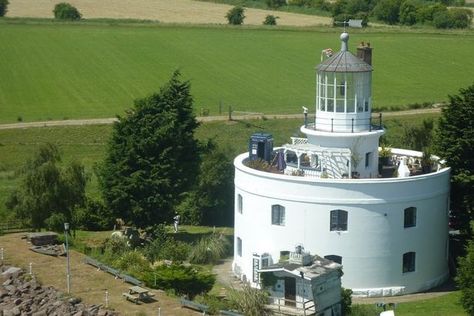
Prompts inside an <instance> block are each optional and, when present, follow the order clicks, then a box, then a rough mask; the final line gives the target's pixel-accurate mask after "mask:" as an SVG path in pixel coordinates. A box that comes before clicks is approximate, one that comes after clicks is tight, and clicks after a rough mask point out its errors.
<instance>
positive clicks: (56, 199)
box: [6, 144, 87, 229]
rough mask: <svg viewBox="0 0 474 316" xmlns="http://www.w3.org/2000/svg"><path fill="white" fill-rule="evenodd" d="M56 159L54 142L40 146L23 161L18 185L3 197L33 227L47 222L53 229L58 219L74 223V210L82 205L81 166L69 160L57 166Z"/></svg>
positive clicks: (59, 158) (83, 186)
mask: <svg viewBox="0 0 474 316" xmlns="http://www.w3.org/2000/svg"><path fill="white" fill-rule="evenodd" d="M60 161H61V156H60V154H59V150H58V148H57V147H56V146H55V145H52V144H45V145H42V146H40V148H39V149H38V151H37V152H36V154H35V155H34V157H33V158H32V159H30V160H28V161H27V163H26V165H25V167H24V170H23V172H22V173H23V179H22V181H21V184H20V186H19V187H18V188H17V189H16V190H15V191H14V192H13V193H12V194H11V195H10V197H9V198H8V200H7V203H6V206H7V208H9V209H10V210H13V211H14V212H15V213H16V216H17V217H18V218H19V219H22V220H24V221H25V222H27V223H28V224H30V225H31V226H32V227H33V228H35V229H41V228H44V227H45V224H46V222H49V223H51V225H52V226H53V227H51V228H57V226H58V225H59V224H57V223H58V221H62V222H63V223H64V221H68V222H70V223H71V224H73V225H74V214H73V213H74V210H75V208H77V207H80V206H83V205H84V202H85V197H86V195H85V187H86V183H87V176H86V174H85V171H84V167H83V166H82V165H81V164H80V163H78V162H71V163H70V164H69V165H67V166H66V167H65V168H61V167H60V166H58V164H59V162H60ZM73 227H74V226H73ZM60 229H61V228H60Z"/></svg>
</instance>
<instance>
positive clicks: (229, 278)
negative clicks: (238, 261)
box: [212, 258, 242, 289]
mask: <svg viewBox="0 0 474 316" xmlns="http://www.w3.org/2000/svg"><path fill="white" fill-rule="evenodd" d="M212 272H213V273H215V274H216V281H217V283H219V284H222V286H224V287H227V288H234V289H240V288H241V287H242V283H241V282H240V280H239V279H237V278H236V277H235V276H234V273H232V258H228V259H224V260H222V261H221V262H220V263H219V264H216V265H215V266H213V267H212Z"/></svg>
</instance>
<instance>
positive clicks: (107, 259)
mask: <svg viewBox="0 0 474 316" xmlns="http://www.w3.org/2000/svg"><path fill="white" fill-rule="evenodd" d="M102 249H103V251H102V256H101V257H100V260H101V261H103V262H104V263H108V264H112V263H113V262H114V260H116V258H117V257H119V256H121V255H122V254H125V253H126V252H127V251H129V250H130V247H129V246H128V245H127V239H125V238H119V237H112V238H108V239H106V240H105V241H104V243H103V244H102Z"/></svg>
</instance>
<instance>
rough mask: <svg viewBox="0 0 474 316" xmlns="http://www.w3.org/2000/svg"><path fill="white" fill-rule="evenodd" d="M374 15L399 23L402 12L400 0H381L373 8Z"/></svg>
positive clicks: (385, 20)
mask: <svg viewBox="0 0 474 316" xmlns="http://www.w3.org/2000/svg"><path fill="white" fill-rule="evenodd" d="M373 14H374V16H375V17H376V18H377V19H379V20H380V21H384V22H386V23H388V24H397V23H398V20H399V14H400V1H399V0H380V1H379V2H378V3H377V5H376V6H375V7H374V10H373Z"/></svg>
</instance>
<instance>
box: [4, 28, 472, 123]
mask: <svg viewBox="0 0 474 316" xmlns="http://www.w3.org/2000/svg"><path fill="white" fill-rule="evenodd" d="M5 21H6V22H5ZM0 23H1V24H0V25H1V27H0V42H1V43H3V44H2V45H1V46H0V69H2V71H1V72H0V123H1V122H14V121H16V120H17V119H22V120H24V121H35V120H48V119H65V118H96V117H111V116H114V115H115V114H121V113H123V111H124V109H126V108H128V107H130V106H131V105H132V103H133V100H134V99H136V98H139V97H143V96H146V95H148V94H150V93H152V92H154V91H157V90H158V88H159V87H160V86H161V85H162V84H163V83H164V82H165V81H166V80H167V79H168V78H169V77H170V75H171V73H172V72H173V71H174V70H175V69H181V71H182V73H183V77H184V78H185V79H190V80H191V83H192V94H193V95H194V97H195V107H196V111H197V112H198V113H199V111H200V109H201V108H207V109H209V110H210V115H216V114H219V113H218V112H219V104H221V105H222V109H223V111H224V112H225V111H226V109H227V107H228V106H229V105H232V107H233V108H234V109H235V110H239V111H253V112H264V113H272V114H273V113H298V112H300V110H301V106H302V105H306V106H308V105H309V106H310V107H313V106H312V104H313V103H314V101H313V100H314V82H315V79H314V77H315V74H314V66H315V65H316V64H318V63H319V60H320V52H321V49H322V48H327V47H332V48H334V49H339V45H340V43H339V34H338V33H339V32H340V30H336V29H334V30H331V29H320V30H294V29H276V30H270V29H250V28H231V27H192V28H191V27H177V26H158V25H148V26H147V25H140V26H139V25H134V24H124V25H107V24H106V23H102V24H101V23H95V24H94V23H79V24H56V23H49V22H41V23H36V24H35V23H33V22H32V23H33V24H30V23H28V22H21V21H20V22H18V21H17V22H14V21H12V20H8V19H7V20H3V22H2V21H0ZM473 39H474V33H472V32H471V33H470V32H467V33H442V34H423V33H417V32H409V33H400V32H389V33H385V31H384V32H380V31H374V32H373V33H369V32H363V33H355V32H353V34H351V42H350V44H351V48H352V49H353V50H354V47H355V46H356V44H357V43H358V42H360V41H362V40H364V41H370V42H371V43H372V46H373V47H374V58H373V60H374V68H375V71H374V76H373V100H374V105H375V106H377V107H381V106H392V105H404V104H407V103H415V102H424V101H443V100H446V97H447V94H453V93H456V92H457V91H458V89H459V88H460V87H463V86H466V85H468V84H471V83H472V78H473V76H474V59H473V58H471V52H472V50H473V49H474V41H473Z"/></svg>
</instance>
